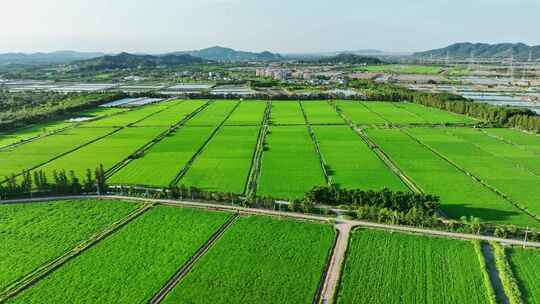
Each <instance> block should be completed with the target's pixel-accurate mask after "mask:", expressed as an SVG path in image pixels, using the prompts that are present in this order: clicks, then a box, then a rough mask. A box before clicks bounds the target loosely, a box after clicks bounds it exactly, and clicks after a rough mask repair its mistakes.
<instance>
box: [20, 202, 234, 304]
mask: <svg viewBox="0 0 540 304" xmlns="http://www.w3.org/2000/svg"><path fill="white" fill-rule="evenodd" d="M228 217H229V214H226V213H220V212H207V211H201V210H193V209H181V208H175V207H165V206H158V207H154V208H153V209H151V210H150V211H147V213H144V214H143V215H142V216H140V217H139V218H137V219H135V220H134V221H133V222H131V223H130V224H128V225H127V226H125V227H123V228H122V229H121V230H119V231H118V232H116V233H115V234H113V235H111V236H109V237H108V238H106V239H105V240H103V241H101V242H100V243H98V244H97V245H96V246H94V247H92V248H90V249H88V250H87V251H86V252H84V253H83V254H81V255H80V256H78V257H76V258H75V259H73V260H71V261H69V262H68V263H67V264H65V265H64V266H62V267H61V268H59V269H57V270H56V271H54V272H53V273H51V274H50V275H49V276H47V277H46V278H44V279H42V280H40V281H39V282H38V283H37V284H35V285H34V286H32V287H31V288H29V289H27V290H25V291H24V292H23V293H21V294H20V295H19V296H17V297H16V298H14V299H13V300H12V301H10V303H43V299H47V302H49V303H118V304H120V303H143V302H147V301H148V300H149V299H150V298H152V296H153V295H154V294H155V293H157V291H159V289H160V288H161V287H162V286H163V285H165V283H166V282H167V281H168V280H169V279H170V278H171V277H172V276H173V274H174V273H175V272H176V271H177V270H178V269H179V268H180V267H181V266H182V265H183V264H184V263H185V262H187V261H188V259H189V258H190V257H191V256H192V255H193V254H194V253H195V252H196V251H197V249H199V248H200V247H201V246H202V245H203V244H204V243H205V242H206V241H207V240H208V239H209V238H210V236H211V235H212V233H214V232H215V231H216V230H217V229H218V228H219V227H220V226H221V225H223V223H224V222H225V221H226V220H227V218H228Z"/></svg>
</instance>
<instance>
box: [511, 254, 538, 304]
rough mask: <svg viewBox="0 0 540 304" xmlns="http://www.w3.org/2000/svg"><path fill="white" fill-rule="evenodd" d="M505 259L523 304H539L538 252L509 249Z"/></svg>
mask: <svg viewBox="0 0 540 304" xmlns="http://www.w3.org/2000/svg"><path fill="white" fill-rule="evenodd" d="M507 257H508V259H509V263H510V265H511V267H512V272H513V274H514V276H515V278H516V280H517V281H518V285H519V289H520V291H521V294H522V295H523V297H524V299H523V300H525V303H540V250H538V249H522V248H517V247H514V248H509V249H507Z"/></svg>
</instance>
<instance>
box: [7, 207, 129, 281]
mask: <svg viewBox="0 0 540 304" xmlns="http://www.w3.org/2000/svg"><path fill="white" fill-rule="evenodd" d="M138 206H139V205H138V204H135V203H128V202H122V201H116V202H110V201H101V200H82V201H56V202H46V203H45V202H43V203H24V204H10V205H0V243H1V244H2V246H1V247H2V250H0V269H2V271H0V291H2V290H4V289H5V288H6V287H7V286H8V285H10V284H11V283H14V282H15V281H16V280H18V279H20V278H21V277H23V276H24V275H27V274H28V273H30V272H32V271H33V270H35V269H37V268H38V267H40V266H41V265H43V264H45V263H46V262H48V261H51V260H53V259H55V258H56V257H59V256H61V255H62V254H63V253H65V252H66V251H68V250H70V249H72V248H73V247H75V246H76V245H77V244H79V243H81V242H83V241H85V240H88V239H89V238H90V237H91V236H92V235H94V234H95V233H97V232H99V231H102V230H104V229H105V228H106V227H107V226H109V225H110V224H111V223H113V222H115V221H117V220H120V219H121V218H124V217H126V216H127V215H128V214H129V213H130V212H132V211H134V210H135V209H136V208H137V207H138Z"/></svg>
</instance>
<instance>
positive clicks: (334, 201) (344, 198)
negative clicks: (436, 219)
mask: <svg viewBox="0 0 540 304" xmlns="http://www.w3.org/2000/svg"><path fill="white" fill-rule="evenodd" d="M304 200H307V201H310V202H313V203H314V204H324V205H333V206H339V205H349V206H354V207H376V208H381V209H382V208H386V209H388V210H392V211H398V212H408V211H410V210H412V209H416V210H422V211H423V212H426V213H427V214H430V215H431V214H434V213H435V211H436V210H437V209H439V206H440V203H439V197H437V196H434V195H429V194H416V193H410V192H401V191H398V192H393V191H390V190H388V189H383V190H380V191H373V190H368V191H364V190H360V189H340V188H339V187H336V186H316V187H314V188H313V189H311V190H310V191H308V192H306V194H305V196H304Z"/></svg>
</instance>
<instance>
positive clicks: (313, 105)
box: [302, 101, 345, 125]
mask: <svg viewBox="0 0 540 304" xmlns="http://www.w3.org/2000/svg"><path fill="white" fill-rule="evenodd" d="M302 107H303V108H304V112H305V113H306V116H307V118H308V121H309V123H310V124H312V125H344V124H345V121H344V120H343V118H341V117H340V116H339V114H338V113H337V112H336V110H335V109H334V108H333V107H332V106H331V105H330V104H328V102H326V101H305V102H302Z"/></svg>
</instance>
